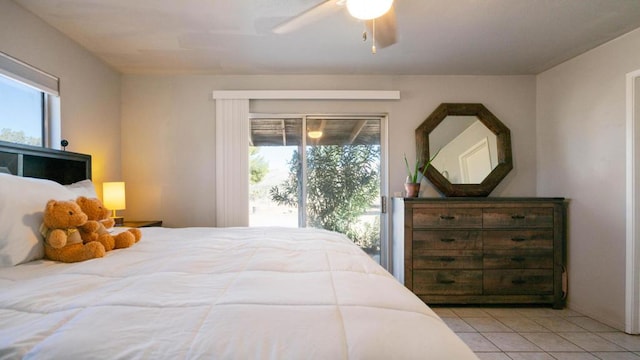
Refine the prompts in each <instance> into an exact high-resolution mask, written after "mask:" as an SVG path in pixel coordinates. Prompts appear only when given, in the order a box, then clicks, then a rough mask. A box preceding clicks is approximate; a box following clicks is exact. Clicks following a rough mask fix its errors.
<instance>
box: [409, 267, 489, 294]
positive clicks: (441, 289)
mask: <svg viewBox="0 0 640 360" xmlns="http://www.w3.org/2000/svg"><path fill="white" fill-rule="evenodd" d="M413 292H414V293H415V294H418V295H419V294H424V295H479V294H482V270H414V271H413Z"/></svg>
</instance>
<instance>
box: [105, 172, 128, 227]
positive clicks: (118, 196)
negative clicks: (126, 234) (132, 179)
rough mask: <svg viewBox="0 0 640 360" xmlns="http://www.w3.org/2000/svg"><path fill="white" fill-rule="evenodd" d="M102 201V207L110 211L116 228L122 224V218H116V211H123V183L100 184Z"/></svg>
mask: <svg viewBox="0 0 640 360" xmlns="http://www.w3.org/2000/svg"><path fill="white" fill-rule="evenodd" d="M102 199H103V204H104V207H106V208H107V209H110V210H111V211H112V213H111V218H112V219H113V220H114V221H115V222H116V226H118V225H122V224H123V223H124V217H122V216H116V210H124V209H125V208H126V205H125V196H124V181H117V182H105V183H103V184H102Z"/></svg>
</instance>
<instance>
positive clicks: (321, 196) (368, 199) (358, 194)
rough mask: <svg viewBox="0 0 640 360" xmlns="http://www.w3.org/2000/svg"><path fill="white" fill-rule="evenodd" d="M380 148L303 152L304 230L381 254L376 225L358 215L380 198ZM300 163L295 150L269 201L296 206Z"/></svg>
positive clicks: (321, 148) (331, 147)
mask: <svg viewBox="0 0 640 360" xmlns="http://www.w3.org/2000/svg"><path fill="white" fill-rule="evenodd" d="M379 153H380V151H379V146H375V145H345V146H339V145H328V146H313V147H310V148H309V149H308V151H307V172H308V177H307V226H311V227H317V228H322V229H327V230H333V231H336V232H339V233H343V234H346V235H347V236H348V237H349V238H350V239H351V240H353V241H354V242H355V243H356V244H357V245H359V246H360V247H362V248H364V249H365V250H366V251H371V252H377V251H380V230H379V229H380V226H379V220H377V221H378V223H374V224H371V223H365V222H363V221H361V219H360V217H361V216H362V215H364V214H365V213H366V211H367V210H368V209H369V208H370V207H371V204H372V203H373V202H374V201H375V200H376V198H379V197H380V172H379ZM301 171H302V164H301V162H300V156H299V153H298V151H295V152H294V154H293V157H292V158H291V160H290V161H289V177H288V179H287V180H285V181H284V182H283V183H282V184H280V185H279V186H274V187H272V188H271V190H270V191H269V193H270V196H271V199H272V200H273V201H274V202H276V203H278V204H280V205H287V206H291V207H297V206H298V203H300V201H299V200H300V199H299V197H300V194H301V191H300V189H301V180H300V178H301V176H299V175H300V174H301Z"/></svg>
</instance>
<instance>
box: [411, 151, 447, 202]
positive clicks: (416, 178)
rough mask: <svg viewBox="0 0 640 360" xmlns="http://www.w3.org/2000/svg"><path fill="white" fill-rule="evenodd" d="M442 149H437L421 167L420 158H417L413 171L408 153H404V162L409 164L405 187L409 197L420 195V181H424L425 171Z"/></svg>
mask: <svg viewBox="0 0 640 360" xmlns="http://www.w3.org/2000/svg"><path fill="white" fill-rule="evenodd" d="M438 153H440V150H438V151H436V153H435V155H433V156H432V157H431V159H429V161H427V162H426V163H425V164H424V165H423V166H422V169H421V168H420V160H416V163H415V166H414V168H413V171H411V167H410V166H409V161H408V160H407V154H404V163H405V165H406V166H407V180H406V182H405V184H404V188H405V190H406V191H407V197H418V194H419V193H420V182H421V181H422V177H423V176H424V175H423V173H422V172H423V171H426V170H427V168H428V167H429V165H431V162H432V161H433V159H435V158H436V156H438Z"/></svg>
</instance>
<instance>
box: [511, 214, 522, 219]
mask: <svg viewBox="0 0 640 360" xmlns="http://www.w3.org/2000/svg"><path fill="white" fill-rule="evenodd" d="M511 218H512V219H513V220H522V219H524V215H520V214H513V215H511Z"/></svg>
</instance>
